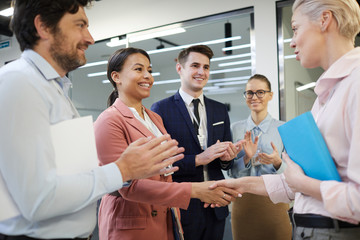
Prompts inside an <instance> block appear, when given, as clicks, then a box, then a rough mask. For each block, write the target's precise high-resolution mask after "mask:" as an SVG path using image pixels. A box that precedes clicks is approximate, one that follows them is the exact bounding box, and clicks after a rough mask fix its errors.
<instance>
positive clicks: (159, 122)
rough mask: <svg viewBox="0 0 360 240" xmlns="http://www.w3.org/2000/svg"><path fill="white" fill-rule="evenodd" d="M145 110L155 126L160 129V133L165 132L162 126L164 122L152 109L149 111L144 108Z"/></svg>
mask: <svg viewBox="0 0 360 240" xmlns="http://www.w3.org/2000/svg"><path fill="white" fill-rule="evenodd" d="M145 111H146V113H147V115H149V117H150V119H151V121H153V123H154V124H155V125H156V127H157V128H158V129H159V130H160V132H161V133H162V134H166V133H167V132H166V129H165V127H164V123H163V122H162V120H161V117H160V116H158V115H156V114H155V113H154V112H153V111H150V110H149V109H147V108H145Z"/></svg>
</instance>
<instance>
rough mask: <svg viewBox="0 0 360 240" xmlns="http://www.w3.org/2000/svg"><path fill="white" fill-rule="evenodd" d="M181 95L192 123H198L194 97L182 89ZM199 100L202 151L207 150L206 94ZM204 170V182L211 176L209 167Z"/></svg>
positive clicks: (199, 135) (199, 137)
mask: <svg viewBox="0 0 360 240" xmlns="http://www.w3.org/2000/svg"><path fill="white" fill-rule="evenodd" d="M179 94H180V96H181V98H182V99H183V101H184V103H185V106H186V108H187V110H188V112H189V115H190V118H191V121H192V122H194V121H196V117H195V114H194V104H193V102H192V101H193V99H194V97H193V96H191V95H189V94H187V93H186V92H185V91H183V90H182V89H181V88H180V89H179ZM198 99H199V100H200V104H199V108H198V109H199V116H200V124H199V134H198V139H199V142H200V145H201V147H202V149H203V150H205V149H206V148H207V141H208V134H207V118H206V108H205V102H204V94H202V93H201V95H200V96H199V97H198ZM203 168H204V181H208V180H209V174H208V169H207V165H204V166H203Z"/></svg>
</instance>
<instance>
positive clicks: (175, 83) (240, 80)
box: [0, 0, 360, 240]
mask: <svg viewBox="0 0 360 240" xmlns="http://www.w3.org/2000/svg"><path fill="white" fill-rule="evenodd" d="M10 2H11V1H10V0H1V1H0V67H1V66H3V65H4V64H6V63H7V62H10V61H12V60H14V59H16V58H18V57H19V56H20V54H21V52H20V49H19V45H18V43H17V41H16V38H15V37H14V36H13V35H12V32H11V30H10V29H9V28H8V24H9V21H10V17H11V15H12V11H11V9H10V10H9V9H8V8H9V7H10ZM292 3H293V1H292V0H290V1H289V0H287V1H276V0H241V1H233V0H222V1H218V0H198V1H192V0H182V1H163V0H153V1H145V0H138V1H137V2H136V3H131V2H128V1H118V0H98V1H94V3H93V6H92V7H91V8H89V9H86V13H87V15H88V17H89V21H90V32H91V33H92V35H93V37H94V39H95V41H96V43H95V44H94V45H92V46H90V47H89V49H88V50H87V51H86V56H87V60H88V63H87V64H86V65H85V66H83V67H81V68H79V69H77V70H75V71H73V72H70V73H69V74H68V75H69V78H70V79H71V80H72V82H73V87H72V89H71V91H70V97H71V99H72V100H73V102H74V104H75V106H76V107H77V109H78V110H79V112H80V114H81V115H83V116H85V115H92V116H93V118H94V120H95V119H96V118H97V116H98V115H99V114H100V113H101V112H102V111H103V110H104V109H105V108H106V101H107V97H108V95H109V94H110V92H111V91H112V85H111V84H110V83H109V81H108V80H107V79H106V64H107V60H108V58H109V56H110V55H111V54H112V53H113V52H115V51H116V50H117V49H119V48H122V47H127V46H130V47H136V48H141V49H144V50H146V51H147V52H148V53H149V55H150V57H151V59H152V68H153V76H154V79H155V84H154V86H153V88H152V90H151V91H152V93H151V97H149V98H148V99H146V100H145V101H143V103H144V105H145V106H146V107H148V108H150V106H151V104H152V103H154V102H156V101H158V100H160V99H163V98H165V97H168V96H170V95H173V94H174V93H175V92H176V91H177V90H178V89H179V86H180V79H179V76H178V74H177V73H176V71H175V61H176V57H177V54H178V53H179V51H180V50H181V49H183V48H186V47H187V46H189V45H194V44H206V45H208V46H209V47H211V48H212V50H213V51H214V54H215V55H214V57H213V59H212V60H211V71H210V78H209V81H208V84H207V86H206V87H205V88H204V94H205V95H206V96H209V97H211V98H212V99H215V100H217V101H220V102H222V103H225V104H227V106H228V110H229V116H230V120H231V122H235V121H239V120H241V119H245V118H246V117H247V116H248V115H249V113H250V112H249V109H248V108H247V106H246V103H245V99H244V98H243V97H242V93H243V92H244V89H245V84H246V82H247V80H248V79H249V77H250V76H251V75H253V74H255V73H260V74H263V75H266V76H267V77H268V78H269V80H270V82H271V85H272V90H273V92H274V96H273V100H272V101H271V103H269V113H270V114H271V115H272V116H273V117H274V118H278V119H280V120H283V121H288V120H290V119H292V118H294V117H295V116H297V115H299V114H301V113H303V112H306V111H308V110H310V109H311V106H312V104H313V101H314V100H315V94H314V91H313V88H314V85H315V81H316V80H317V78H318V77H319V76H320V75H321V73H322V70H320V69H310V70H309V69H304V68H302V67H301V66H300V64H299V62H297V61H296V60H295V55H294V50H293V49H291V48H290V46H289V43H290V40H291V37H292V30H291V23H290V19H291V14H292V13H291V5H292ZM356 45H360V37H359V36H358V37H357V39H356ZM228 219H229V221H228V222H227V227H226V233H225V236H224V239H226V240H230V239H232V236H231V227H230V217H229V218H228Z"/></svg>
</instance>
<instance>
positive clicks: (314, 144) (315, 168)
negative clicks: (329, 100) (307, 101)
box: [278, 112, 341, 182]
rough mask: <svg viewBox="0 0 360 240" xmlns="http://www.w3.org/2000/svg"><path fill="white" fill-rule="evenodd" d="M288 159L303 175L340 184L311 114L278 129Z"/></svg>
mask: <svg viewBox="0 0 360 240" xmlns="http://www.w3.org/2000/svg"><path fill="white" fill-rule="evenodd" d="M278 130H279V133H280V136H281V139H282V141H283V143H284V147H285V150H286V152H287V154H288V155H289V157H290V158H291V159H292V160H293V161H294V162H296V163H297V164H298V165H300V167H301V168H302V169H303V170H304V173H305V174H306V175H307V176H309V177H312V178H316V179H319V180H336V181H340V182H341V178H340V175H339V173H338V171H337V169H336V166H335V163H334V161H333V159H332V157H331V155H330V152H329V150H328V148H327V146H326V143H325V141H324V138H323V137H322V135H321V133H320V131H319V128H318V127H317V125H316V123H315V121H314V118H313V116H312V114H311V112H306V113H303V114H301V115H300V116H297V117H295V118H293V119H292V120H290V121H288V122H286V123H285V124H283V125H281V126H279V127H278Z"/></svg>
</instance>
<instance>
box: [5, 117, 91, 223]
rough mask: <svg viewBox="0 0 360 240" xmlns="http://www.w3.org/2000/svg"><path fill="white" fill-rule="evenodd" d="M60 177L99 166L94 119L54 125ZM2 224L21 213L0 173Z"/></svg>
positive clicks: (54, 144) (88, 118) (56, 158)
mask: <svg viewBox="0 0 360 240" xmlns="http://www.w3.org/2000/svg"><path fill="white" fill-rule="evenodd" d="M51 137H52V143H53V147H54V150H55V162H56V168H57V173H58V175H68V174H76V173H81V172H87V171H90V170H91V169H93V168H95V167H96V166H98V158H97V152H96V144H95V135H94V128H93V121H92V117H91V116H87V117H81V118H75V119H71V120H67V121H63V122H60V123H58V124H55V125H52V126H51ZM0 206H1V211H0V221H3V220H5V219H9V218H12V217H15V216H17V215H19V214H20V212H19V210H18V208H17V207H16V204H15V202H14V201H13V199H12V197H11V196H10V194H9V191H8V189H7V187H6V185H5V182H4V179H3V177H2V176H1V174H0Z"/></svg>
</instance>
